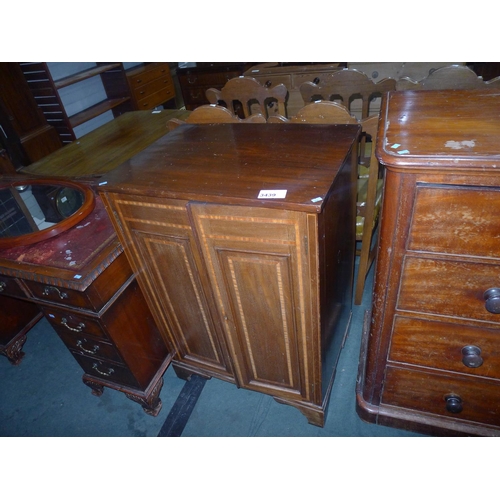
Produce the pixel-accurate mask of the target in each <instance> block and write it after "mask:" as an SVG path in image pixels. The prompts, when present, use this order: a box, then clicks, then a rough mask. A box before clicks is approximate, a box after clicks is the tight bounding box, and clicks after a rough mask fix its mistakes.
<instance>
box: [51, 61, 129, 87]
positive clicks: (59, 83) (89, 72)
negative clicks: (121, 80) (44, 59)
mask: <svg viewBox="0 0 500 500" xmlns="http://www.w3.org/2000/svg"><path fill="white" fill-rule="evenodd" d="M119 67H120V63H110V64H103V65H101V66H96V67H95V68H90V69H86V70H85V71H80V72H79V73H75V74H74V75H70V76H67V77H66V78H61V79H60V80H56V81H55V82H54V85H55V87H56V89H57V90H59V89H62V88H64V87H68V86H69V85H73V84H74V83H78V82H82V81H83V80H87V78H92V77H93V76H97V75H100V74H101V73H104V72H105V71H109V70H110V69H114V68H119Z"/></svg>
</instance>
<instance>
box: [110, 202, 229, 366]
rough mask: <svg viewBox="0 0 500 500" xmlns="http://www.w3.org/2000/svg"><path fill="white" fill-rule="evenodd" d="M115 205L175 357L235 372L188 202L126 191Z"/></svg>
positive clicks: (157, 316)
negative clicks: (222, 337) (219, 332)
mask: <svg viewBox="0 0 500 500" xmlns="http://www.w3.org/2000/svg"><path fill="white" fill-rule="evenodd" d="M113 210H114V212H115V214H116V216H117V217H118V218H119V220H120V223H121V226H122V229H123V233H124V236H125V239H126V241H128V242H130V245H129V250H130V251H131V253H132V254H133V256H132V257H133V259H134V260H135V263H136V267H137V270H138V271H139V272H138V279H140V280H142V285H143V288H146V289H147V291H148V294H149V302H150V305H152V308H154V309H155V311H154V312H155V317H156V318H157V322H158V323H159V324H160V325H161V327H162V330H163V331H164V332H167V333H168V335H169V337H170V338H171V341H172V342H173V344H174V346H175V350H176V356H175V358H174V359H178V360H181V361H182V362H184V363H187V364H191V365H195V366H198V367H202V368H204V369H205V370H209V371H213V370H215V371H217V372H219V373H223V374H225V375H228V374H229V375H230V369H228V368H227V363H226V361H225V357H224V354H223V347H222V346H221V345H220V341H219V337H218V335H217V332H216V326H215V323H214V320H213V317H212V315H211V312H210V305H209V300H210V298H209V297H208V298H207V290H206V288H205V286H204V284H203V279H204V278H203V274H204V271H203V266H202V264H201V260H200V255H199V253H198V250H197V248H196V243H195V241H194V240H193V235H192V229H191V226H190V224H189V219H188V217H187V212H186V208H185V202H182V201H169V200H154V199H153V200H152V201H151V202H149V201H148V202H145V201H141V200H138V199H134V198H133V197H128V196H123V197H120V199H116V200H115V202H114V208H113ZM129 253H130V252H129ZM140 263H143V264H142V265H143V266H144V265H145V266H146V268H145V269H141V267H140V266H141V264H140ZM208 293H210V292H208ZM186 305H188V306H186Z"/></svg>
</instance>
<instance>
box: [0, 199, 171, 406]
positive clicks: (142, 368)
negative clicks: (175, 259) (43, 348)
mask: <svg viewBox="0 0 500 500" xmlns="http://www.w3.org/2000/svg"><path fill="white" fill-rule="evenodd" d="M0 287H1V292H0V293H1V296H2V300H5V301H7V300H10V301H11V303H10V306H11V307H12V309H10V310H9V311H8V314H9V316H10V315H11V314H12V315H14V316H16V317H18V318H20V317H22V314H20V313H23V312H24V309H25V308H26V307H30V306H31V307H33V306H38V308H40V310H41V311H42V312H43V313H44V315H45V317H46V318H47V319H48V321H49V322H50V323H51V324H52V326H53V327H54V329H55V330H56V332H57V333H58V335H59V336H60V338H61V339H62V341H63V342H64V343H65V345H66V346H67V347H68V349H69V350H70V352H71V353H72V354H73V356H74V357H75V359H76V360H77V361H78V363H79V364H80V366H81V367H82V368H83V370H84V371H85V374H84V375H83V381H84V382H85V384H87V385H88V386H89V387H90V388H91V389H92V392H93V393H94V394H95V395H101V394H102V391H103V389H104V387H110V388H112V389H116V390H119V391H121V392H124V393H125V394H126V395H127V396H128V397H129V398H130V399H132V400H134V401H136V402H138V403H140V404H141V405H142V406H143V408H144V410H145V411H146V413H148V414H150V415H157V414H158V412H159V411H160V409H161V400H160V398H159V393H160V389H161V387H162V384H163V379H162V375H163V373H164V371H165V370H166V368H167V367H168V365H169V363H170V360H171V355H170V354H169V353H168V350H167V348H166V345H165V342H164V341H163V339H162V337H161V335H160V334H159V333H158V329H157V327H156V325H155V322H154V319H153V317H152V315H151V313H150V312H149V309H148V306H147V304H146V302H145V300H144V297H143V295H142V293H141V291H140V289H139V287H138V285H137V282H136V280H135V277H134V275H133V273H132V270H131V268H130V266H129V264H128V261H127V259H126V257H125V255H124V254H123V249H122V247H121V245H120V243H119V241H118V239H117V237H116V233H115V231H114V229H113V226H112V224H111V222H110V220H109V218H108V216H107V213H106V210H105V209H104V206H103V204H102V201H101V200H100V199H99V198H97V200H96V207H95V209H94V211H93V212H92V213H91V214H90V215H89V216H88V217H87V218H85V219H84V220H83V221H81V222H80V223H79V224H77V225H76V226H74V227H73V228H71V229H69V230H67V231H65V232H63V233H61V234H60V235H58V236H55V237H53V238H50V239H48V240H46V241H43V242H39V243H36V244H33V245H29V246H20V247H15V248H11V249H7V250H1V251H0ZM25 333H26V331H23V336H22V337H20V338H19V339H18V341H17V343H18V345H19V346H20V347H22V344H23V343H24V340H25ZM18 351H20V349H19V350H18ZM19 356H20V354H19V353H18V355H17V356H14V357H13V359H17V358H19ZM11 357H12V356H11Z"/></svg>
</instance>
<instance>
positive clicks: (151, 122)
mask: <svg viewBox="0 0 500 500" xmlns="http://www.w3.org/2000/svg"><path fill="white" fill-rule="evenodd" d="M187 116H189V112H188V111H183V110H162V111H157V112H153V111H131V112H129V113H124V114H123V115H121V116H119V117H118V118H115V119H114V120H112V121H110V122H108V123H106V124H105V125H103V126H102V127H99V128H98V129H96V130H93V131H92V132H90V133H88V134H86V135H85V136H83V137H82V138H80V139H78V141H74V142H73V143H71V144H68V145H67V146H65V147H64V148H62V149H60V150H59V151H56V152H55V153H53V154H51V155H50V157H49V158H44V159H42V160H40V161H38V162H36V163H35V164H33V165H30V166H29V167H28V168H25V169H23V170H22V172H23V173H29V174H35V175H43V176H47V175H50V176H67V177H85V176H99V175H101V174H103V173H104V172H108V171H109V170H112V169H114V168H116V167H117V166H118V165H120V164H121V163H123V162H124V161H126V160H128V159H129V158H131V157H132V156H134V155H135V154H137V153H139V152H140V151H142V150H143V149H144V148H146V147H147V146H149V145H150V144H151V143H153V142H154V141H156V140H157V139H159V138H160V137H162V136H163V135H165V134H166V133H167V132H168V125H167V124H168V121H169V120H170V119H172V118H180V119H185V118H186V117H187Z"/></svg>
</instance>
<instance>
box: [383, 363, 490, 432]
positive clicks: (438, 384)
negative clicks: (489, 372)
mask: <svg viewBox="0 0 500 500" xmlns="http://www.w3.org/2000/svg"><path fill="white" fill-rule="evenodd" d="M499 394H500V384H499V383H497V382H494V381H491V380H484V379H479V378H475V377H470V376H469V377H468V376H466V375H462V376H453V377H451V376H448V375H445V374H439V373H427V372H421V371H417V370H410V369H402V368H394V367H392V366H388V367H387V371H386V380H385V382H384V389H383V394H382V404H383V405H391V406H398V407H402V408H407V409H411V410H416V411H420V412H426V413H433V414H435V415H441V416H447V417H453V418H457V419H460V420H469V421H472V422H481V423H484V424H490V425H497V426H498V425H500V397H499ZM449 395H455V396H458V397H459V398H460V399H461V401H462V407H463V408H462V411H460V413H453V412H451V411H449V410H447V409H446V397H447V396H449Z"/></svg>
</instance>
